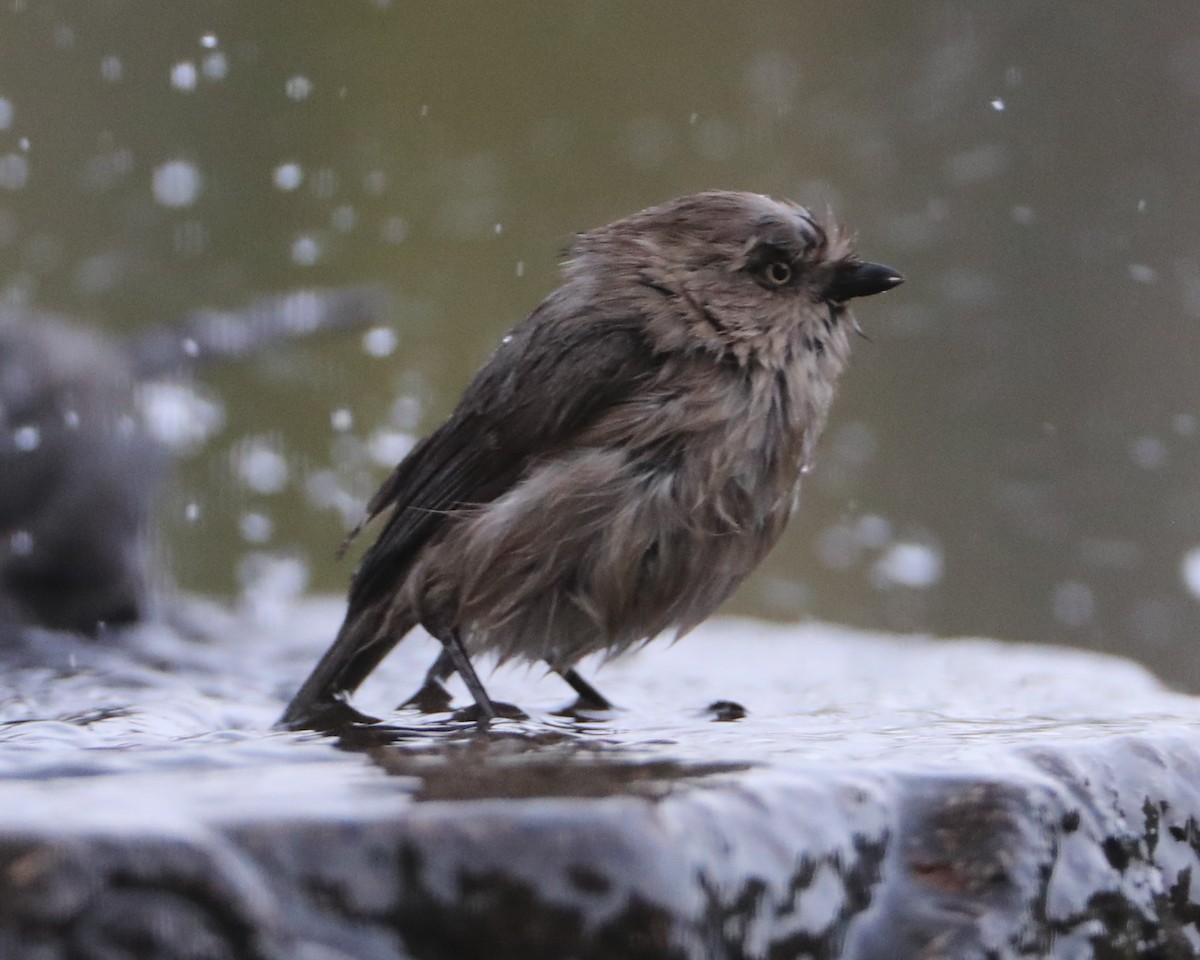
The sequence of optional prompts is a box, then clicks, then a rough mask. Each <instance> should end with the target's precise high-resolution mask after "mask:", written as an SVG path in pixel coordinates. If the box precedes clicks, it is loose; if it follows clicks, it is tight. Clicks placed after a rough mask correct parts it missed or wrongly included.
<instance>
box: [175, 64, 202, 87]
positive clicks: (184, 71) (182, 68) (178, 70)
mask: <svg viewBox="0 0 1200 960" xmlns="http://www.w3.org/2000/svg"><path fill="white" fill-rule="evenodd" d="M196 76H197V75H196V64H195V63H193V62H192V61H191V60H181V61H180V62H179V63H177V64H175V66H173V67H172V68H171V86H173V87H174V88H175V89H176V90H182V91H183V92H184V93H190V92H191V91H193V90H195V89H196Z"/></svg>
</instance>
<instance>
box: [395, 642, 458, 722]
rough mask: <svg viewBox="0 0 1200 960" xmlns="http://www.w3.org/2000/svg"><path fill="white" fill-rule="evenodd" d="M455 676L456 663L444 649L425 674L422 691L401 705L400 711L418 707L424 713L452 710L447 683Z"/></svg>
mask: <svg viewBox="0 0 1200 960" xmlns="http://www.w3.org/2000/svg"><path fill="white" fill-rule="evenodd" d="M453 675H454V661H453V660H452V659H451V657H450V651H449V650H448V649H446V648H445V647H442V651H441V653H439V654H438V658H437V659H436V660H434V661H433V665H432V666H431V667H430V668H429V669H428V670H427V671H426V673H425V681H424V682H423V683H422V684H421V689H420V690H418V691H417V692H416V693H414V694H413V695H412V696H411V697H409V698H408V699H407V700H405V701H404V702H403V703H402V704H400V709H401V710H403V709H404V708H405V707H416V708H417V709H418V710H420V711H421V712H422V713H441V712H442V711H444V710H449V709H450V691H449V690H447V689H446V685H445V681H446V680H449V679H450V678H451V677H452V676H453Z"/></svg>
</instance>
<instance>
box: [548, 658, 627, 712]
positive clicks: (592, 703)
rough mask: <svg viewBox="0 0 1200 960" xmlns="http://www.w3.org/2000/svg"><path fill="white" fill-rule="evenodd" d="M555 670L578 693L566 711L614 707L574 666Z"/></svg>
mask: <svg viewBox="0 0 1200 960" xmlns="http://www.w3.org/2000/svg"><path fill="white" fill-rule="evenodd" d="M557 672H558V675H559V676H561V677H562V678H563V679H564V680H566V681H567V683H569V684H570V685H571V689H572V690H574V691H575V692H576V693H577V694H579V699H578V700H576V701H575V702H574V703H573V704H571V706H570V707H568V708H567V712H569V713H578V712H579V711H580V710H612V709H614V708H613V705H612V703H611V701H610V700H609V699H608V697H606V696H605V695H604V694H602V693H601V692H600V691H599V690H597V689H596V688H595V687H593V686H592V685H591V684H590V683H588V682H587V681H586V680H584V679H583V677H581V676H580V675H579V674H578V673H577V672H576V670H575V668H574V667H571V668H569V669H567V670H559V671H557Z"/></svg>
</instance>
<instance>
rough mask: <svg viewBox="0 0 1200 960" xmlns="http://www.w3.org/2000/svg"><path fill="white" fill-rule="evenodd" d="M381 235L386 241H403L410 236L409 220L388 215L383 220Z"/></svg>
mask: <svg viewBox="0 0 1200 960" xmlns="http://www.w3.org/2000/svg"><path fill="white" fill-rule="evenodd" d="M380 235H381V236H382V237H383V240H384V242H385V243H403V242H404V241H405V240H406V239H407V238H408V221H407V220H405V219H404V218H403V217H388V218H387V219H386V220H384V221H383V227H382V228H381V229H380Z"/></svg>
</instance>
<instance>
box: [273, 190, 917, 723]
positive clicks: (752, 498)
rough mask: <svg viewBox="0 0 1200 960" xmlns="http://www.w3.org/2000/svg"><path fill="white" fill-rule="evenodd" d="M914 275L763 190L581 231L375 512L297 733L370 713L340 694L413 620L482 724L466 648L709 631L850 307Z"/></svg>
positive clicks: (556, 646) (788, 484) (822, 396)
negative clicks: (544, 289)
mask: <svg viewBox="0 0 1200 960" xmlns="http://www.w3.org/2000/svg"><path fill="white" fill-rule="evenodd" d="M902 280H903V278H902V277H901V276H900V274H899V273H897V272H896V271H895V270H893V269H892V268H891V267H885V266H881V265H880V264H876V263H868V262H866V261H864V260H862V259H861V258H860V257H859V256H858V255H857V253H855V250H854V246H853V243H852V239H851V237H849V236H848V235H847V234H846V233H845V232H844V231H843V230H842V228H840V227H839V226H838V225H837V224H835V223H833V222H831V221H830V220H828V219H827V218H819V217H816V216H814V215H813V214H812V213H810V212H809V211H808V210H806V209H805V208H804V207H801V206H799V205H797V204H794V203H791V202H784V201H778V200H774V199H772V198H770V197H766V196H762V195H759V194H753V193H741V192H731V191H717V190H714V191H708V192H704V193H697V194H693V195H689V196H684V197H680V198H678V199H675V200H671V201H668V202H666V203H663V204H659V205H657V206H653V207H649V208H648V209H646V210H642V211H641V212H639V213H635V214H633V215H632V216H629V217H625V218H624V219H621V220H617V221H616V222H614V223H611V224H609V225H608V226H604V227H600V228H598V229H595V230H591V231H589V232H586V233H583V234H580V235H579V236H578V237H577V238H576V240H575V242H574V244H573V245H572V247H571V249H570V252H569V256H568V259H567V261H566V263H565V265H564V279H563V283H562V285H561V286H560V287H559V288H558V289H557V290H555V291H554V292H553V293H551V294H550V296H549V297H547V298H546V299H545V300H544V301H543V302H542V303H541V305H540V306H538V307H537V308H536V309H535V310H534V311H533V313H532V314H531V315H530V316H529V317H528V318H526V319H525V320H524V321H523V322H522V323H520V324H518V325H517V326H516V327H515V328H514V329H513V330H512V331H511V332H510V333H509V334H508V335H507V336H506V337H504V338H503V340H502V341H501V343H500V346H499V347H498V349H497V350H496V351H495V352H494V353H493V354H492V356H491V358H490V359H489V360H488V361H487V362H486V364H484V366H483V368H482V369H481V370H480V371H479V373H477V374H476V375H475V377H474V379H473V380H472V381H471V382H470V384H469V385H468V386H467V388H466V390H465V391H464V393H463V395H462V398H461V399H460V400H459V403H458V406H457V407H456V408H455V410H454V412H453V413H452V414H451V415H450V418H449V419H448V420H447V421H446V422H445V423H444V424H442V425H441V426H440V427H439V428H438V429H436V430H435V431H434V432H433V433H431V434H430V435H429V436H427V437H426V438H425V439H424V440H422V441H421V442H420V443H418V444H417V445H416V446H415V447H414V448H413V450H412V452H411V453H410V454H409V455H408V456H407V457H406V458H405V459H404V460H403V461H401V463H400V464H399V465H398V466H397V467H396V469H395V470H394V471H393V472H392V474H391V476H390V477H389V478H388V479H387V480H386V481H385V482H384V484H383V486H382V487H380V489H379V491H378V492H377V493H376V494H375V496H374V497H373V498H372V499H371V501H370V503H369V504H368V506H367V511H366V513H367V516H366V520H365V521H364V523H365V522H369V521H371V520H373V519H375V518H376V517H378V516H379V515H381V514H384V513H386V514H387V518H386V520H385V522H384V523H383V526H382V529H381V532H380V534H379V536H378V539H377V540H376V541H375V543H374V544H373V545H372V546H371V547H370V548H369V549H368V550H367V551H366V553H365V554H364V556H363V559H362V561H361V564H360V566H359V568H358V570H357V572H356V573H355V575H354V578H353V581H352V583H351V586H350V591H349V606H348V610H347V613H346V618H345V621H344V622H343V624H342V627H341V629H340V631H339V632H338V635H337V638H336V640H335V641H334V643H333V645H332V646H331V647H330V649H329V650H328V651H327V652H326V653H325V655H324V657H322V658H321V660H320V662H319V663H318V664H317V666H316V668H315V669H314V670H313V672H312V674H311V675H310V676H309V677H308V679H307V680H306V681H305V682H304V684H303V686H302V687H301V688H300V690H299V692H298V693H297V694H296V695H295V697H294V698H293V699H292V701H291V703H290V704H289V705H288V707H287V709H286V710H285V712H284V714H283V717H282V719H281V721H280V723H281V725H282V726H284V727H287V728H291V729H306V728H308V729H332V728H334V727H336V726H338V725H340V723H342V722H344V721H345V719H346V718H348V717H353V716H361V715H358V714H356V712H355V711H353V708H351V707H350V706H349V705H348V702H347V698H348V696H349V695H350V694H351V693H352V692H353V691H354V690H355V689H356V688H357V687H358V686H359V684H361V683H362V681H363V680H364V679H365V678H366V677H367V676H368V675H369V674H370V673H371V671H372V670H374V669H375V667H376V666H377V665H378V664H379V662H380V660H382V659H383V657H384V656H385V655H386V654H387V653H388V652H389V651H390V650H391V649H392V648H393V647H394V646H395V644H396V643H397V642H398V641H399V640H400V639H401V638H402V637H403V636H404V635H405V634H406V633H408V632H409V630H411V629H412V628H413V627H414V626H416V625H417V624H421V625H422V626H424V627H425V628H426V629H427V630H428V631H429V632H430V633H431V634H432V635H433V636H434V637H436V638H437V639H438V640H440V641H441V642H442V644H443V647H444V660H445V661H447V662H448V664H449V667H452V668H453V669H454V670H457V671H458V673H459V674H460V676H461V677H462V678H463V681H464V682H465V683H466V685H467V687H468V689H469V690H470V692H471V695H472V697H473V698H474V700H475V703H476V705H477V708H478V718H479V724H480V726H481V727H482V726H486V725H487V723H488V721H489V720H490V719H492V718H493V717H494V716H495V715H496V709H495V706H494V705H493V704H492V702H491V700H490V699H489V698H488V695H487V692H486V691H485V689H484V687H483V685H482V683H481V682H480V681H479V678H478V676H477V675H476V673H475V671H474V669H473V667H472V664H471V660H470V657H471V655H474V654H481V653H490V654H493V655H495V656H496V657H497V658H498V660H500V661H505V660H510V659H521V660H527V661H536V660H540V661H544V662H546V663H547V664H549V666H550V667H551V668H552V669H553V670H555V671H557V672H559V673H561V674H563V675H564V676H566V677H567V679H568V680H572V678H578V675H577V674H575V673H574V671H573V666H574V664H575V663H576V662H577V661H579V660H580V659H581V658H583V657H585V656H587V655H588V654H591V653H596V652H602V653H605V654H607V655H615V654H619V653H621V652H623V651H626V650H629V649H631V648H633V647H637V646H639V645H641V644H643V643H645V642H647V641H648V640H650V639H652V638H653V637H655V636H657V635H659V634H661V633H663V632H665V631H673V632H674V634H675V635H676V636H682V635H683V634H685V633H687V632H688V631H689V630H691V629H692V628H694V627H695V626H697V625H698V624H699V623H700V622H701V621H703V620H704V619H706V618H707V617H708V616H709V615H710V614H711V613H712V612H713V611H714V610H715V609H716V608H717V606H718V605H719V604H720V603H721V602H722V601H724V600H725V599H726V598H727V597H728V596H729V595H730V594H731V593H732V592H733V591H734V589H735V588H736V587H737V586H738V584H740V583H741V582H742V580H743V579H745V577H746V576H747V575H748V574H749V573H750V572H751V571H752V570H753V569H754V568H755V567H756V566H757V565H758V563H759V562H760V561H761V560H762V559H763V557H764V556H765V555H766V553H767V552H768V551H769V550H770V549H771V547H772V546H773V545H774V544H775V542H776V540H778V538H779V535H780V534H781V533H782V532H783V529H784V527H785V526H786V524H787V521H788V518H789V517H790V516H791V514H792V511H793V509H794V507H795V504H796V497H797V493H798V490H799V486H800V480H801V476H802V475H803V474H804V473H805V472H807V470H808V469H809V466H810V464H811V462H812V456H813V448H814V445H815V444H816V441H817V438H818V436H819V435H820V433H821V430H822V427H823V426H824V424H825V420H826V417H827V415H828V412H829V407H830V404H831V402H832V400H833V396H834V391H835V388H836V385H837V382H838V378H839V376H840V375H841V373H842V370H843V368H844V367H845V365H846V361H847V359H848V356H849V352H850V349H849V347H850V345H849V337H848V333H849V331H852V330H858V325H857V322H856V321H855V320H854V318H853V317H852V315H851V314H850V312H849V310H848V309H847V306H846V304H847V302H848V301H849V300H851V299H853V298H855V297H863V296H869V295H871V294H876V293H881V292H883V291H885V290H889V289H891V288H892V287H894V286H896V285H897V284H899V283H901V282H902ZM355 532H356V533H357V531H355ZM352 536H353V534H352ZM440 662H441V661H439V663H440ZM449 667H447V668H445V669H443V670H441V675H442V676H445V675H448V673H449V672H450V669H449ZM438 671H439V667H438V665H435V667H434V668H433V669H432V670H431V671H430V675H431V676H434V675H435V674H437V673H438ZM578 679H579V680H580V683H581V684H582V685H583V687H587V688H588V689H590V687H588V685H587V684H586V682H584V681H582V679H581V678H578ZM577 689H580V688H579V687H577Z"/></svg>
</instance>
